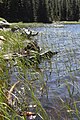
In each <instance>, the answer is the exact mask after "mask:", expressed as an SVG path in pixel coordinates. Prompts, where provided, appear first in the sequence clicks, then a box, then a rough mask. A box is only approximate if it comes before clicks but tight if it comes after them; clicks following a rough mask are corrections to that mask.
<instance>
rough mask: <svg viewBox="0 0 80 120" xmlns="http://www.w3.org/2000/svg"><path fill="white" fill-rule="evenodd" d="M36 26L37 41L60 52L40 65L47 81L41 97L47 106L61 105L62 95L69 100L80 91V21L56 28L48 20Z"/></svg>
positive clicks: (43, 46)
mask: <svg viewBox="0 0 80 120" xmlns="http://www.w3.org/2000/svg"><path fill="white" fill-rule="evenodd" d="M33 29H34V30H36V31H38V32H39V35H38V37H37V41H38V44H39V46H40V47H41V48H42V51H46V50H51V51H53V52H56V51H57V52H58V54H56V55H53V57H52V58H51V59H48V60H42V61H41V63H40V65H39V68H40V69H41V72H42V74H43V76H44V77H43V79H44V81H45V82H46V86H45V90H44V91H43V95H42V96H41V98H40V100H41V102H42V104H43V106H44V108H47V109H49V108H50V109H51V108H54V106H56V108H57V109H60V106H59V104H60V102H59V99H62V100H63V101H66V99H68V100H70V98H71V97H73V98H76V96H77V95H80V88H79V86H80V25H79V24H77V25H75V24H71V25H70V24H67V25H64V27H56V28H55V27H54V26H53V24H46V25H45V26H44V27H38V28H33ZM57 99H58V100H57ZM56 100H57V101H58V102H57V101H56ZM61 120H62V119H61ZM76 120H77V119H76Z"/></svg>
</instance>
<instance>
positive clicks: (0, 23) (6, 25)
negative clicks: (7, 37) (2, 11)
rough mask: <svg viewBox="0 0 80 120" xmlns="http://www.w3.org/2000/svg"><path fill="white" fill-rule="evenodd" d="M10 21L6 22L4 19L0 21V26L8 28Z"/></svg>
mask: <svg viewBox="0 0 80 120" xmlns="http://www.w3.org/2000/svg"><path fill="white" fill-rule="evenodd" d="M10 25H11V24H10V23H8V22H7V21H6V20H3V21H0V28H4V27H5V28H8V27H10Z"/></svg>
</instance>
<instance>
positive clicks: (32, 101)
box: [0, 23, 80, 120]
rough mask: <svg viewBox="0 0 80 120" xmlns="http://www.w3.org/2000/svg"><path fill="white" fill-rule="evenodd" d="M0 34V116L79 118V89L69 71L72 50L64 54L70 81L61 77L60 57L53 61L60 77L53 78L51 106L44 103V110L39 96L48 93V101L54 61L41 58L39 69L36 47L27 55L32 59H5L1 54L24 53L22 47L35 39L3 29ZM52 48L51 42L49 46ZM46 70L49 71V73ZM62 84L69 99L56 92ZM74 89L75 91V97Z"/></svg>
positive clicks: (15, 118) (50, 119) (44, 119)
mask: <svg viewBox="0 0 80 120" xmlns="http://www.w3.org/2000/svg"><path fill="white" fill-rule="evenodd" d="M64 24H66V23H64ZM14 26H20V27H25V26H28V27H39V26H45V25H43V24H42V23H41V24H37V23H33V24H32V23H12V26H11V27H14ZM0 35H1V36H4V38H5V41H3V44H2V46H1V48H0V49H1V51H0V119H1V120H5V119H6V120H18V119H19V120H26V119H29V118H30V117H31V116H29V114H31V115H32V117H36V119H41V120H56V119H57V120H60V119H61V120H63V119H65V120H67V119H70V120H73V119H77V120H80V112H79V111H80V108H79V105H80V90H79V85H78V83H77V82H76V83H75V80H74V78H73V76H72V73H71V72H72V71H71V62H72V61H71V59H70V58H71V56H72V53H73V50H72V51H71V53H70V56H68V55H66V56H67V59H68V62H69V63H70V65H67V62H66V61H65V62H64V65H65V68H66V73H70V80H71V81H69V80H67V79H66V80H65V81H64V80H62V79H60V73H59V66H58V59H59V58H58V57H56V60H55V61H54V64H55V65H56V70H55V72H56V73H57V75H58V77H59V80H58V81H56V82H57V86H56V88H55V89H54V90H53V93H52V95H53V99H52V103H53V106H49V105H47V108H45V109H44V108H43V106H44V105H43V106H42V105H41V103H40V100H39V97H41V98H42V100H43V99H44V98H45V97H46V96H47V100H49V98H48V92H49V89H48V86H47V83H48V80H49V77H50V75H51V74H52V73H53V70H52V69H53V63H52V61H51V59H48V60H46V59H45V60H43V66H42V68H41V69H40V68H38V61H37V56H38V51H37V49H35V51H32V50H30V54H31V55H32V56H34V59H33V60H30V59H29V58H27V57H25V58H23V57H21V56H16V57H15V56H13V57H10V58H9V59H8V60H6V59H4V55H9V54H13V53H14V55H15V53H20V54H23V52H22V51H23V50H24V47H26V46H28V44H33V45H34V42H33V40H32V39H28V38H27V36H25V35H21V33H20V32H15V33H13V32H11V31H4V30H3V31H0ZM45 36H46V35H45ZM57 37H59V36H57ZM43 38H44V36H42V37H41V40H42V41H43ZM46 38H47V36H46ZM25 41H26V42H25ZM43 44H44V43H43ZM47 44H48V43H47ZM34 46H35V45H34ZM43 46H44V48H43V49H45V47H46V48H48V47H47V45H46V44H45V45H43ZM52 47H53V48H54V45H52ZM66 53H68V51H67V50H66ZM63 57H64V56H63ZM74 60H75V58H74ZM34 63H35V64H34ZM36 63H37V65H36ZM48 70H49V71H48ZM46 71H48V74H49V75H48V74H47V73H46ZM44 73H45V74H44ZM44 78H45V80H44ZM54 84H55V83H54ZM63 87H65V90H66V91H67V93H68V98H67V97H66V95H65V97H64V98H62V97H60V96H59V95H58V92H60V90H62V88H63ZM74 90H77V95H76V96H75V94H74ZM64 92H65V91H64ZM44 100H45V102H44ZM44 100H43V102H42V103H44V104H47V103H46V102H47V101H46V99H44ZM48 106H49V107H48ZM44 107H46V106H44ZM45 110H46V111H45ZM30 112H31V113H30ZM47 113H48V114H47Z"/></svg>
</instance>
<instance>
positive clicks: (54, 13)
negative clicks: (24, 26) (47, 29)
mask: <svg viewBox="0 0 80 120" xmlns="http://www.w3.org/2000/svg"><path fill="white" fill-rule="evenodd" d="M0 1H1V2H0V17H3V18H5V19H7V20H8V21H10V22H19V21H23V22H52V21H58V20H59V21H62V20H69V21H70V20H71V21H74V20H75V21H78V20H79V19H80V0H0Z"/></svg>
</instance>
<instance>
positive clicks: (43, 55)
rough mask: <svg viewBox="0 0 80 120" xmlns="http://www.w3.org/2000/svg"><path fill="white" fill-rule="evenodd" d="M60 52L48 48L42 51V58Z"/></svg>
mask: <svg viewBox="0 0 80 120" xmlns="http://www.w3.org/2000/svg"><path fill="white" fill-rule="evenodd" d="M57 53H58V52H52V51H51V50H47V51H45V52H42V53H40V58H51V57H52V56H53V55H56V54H57Z"/></svg>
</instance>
